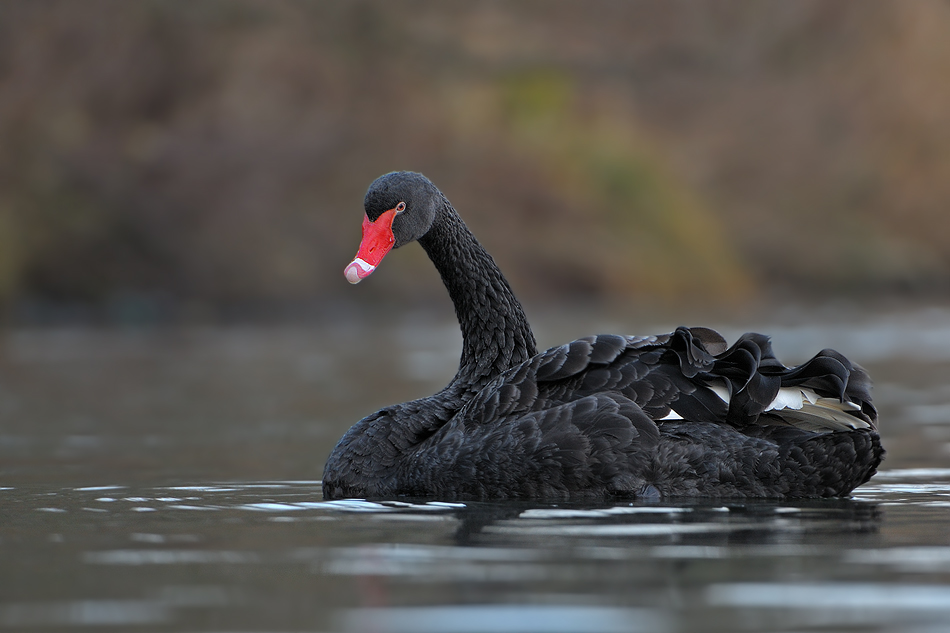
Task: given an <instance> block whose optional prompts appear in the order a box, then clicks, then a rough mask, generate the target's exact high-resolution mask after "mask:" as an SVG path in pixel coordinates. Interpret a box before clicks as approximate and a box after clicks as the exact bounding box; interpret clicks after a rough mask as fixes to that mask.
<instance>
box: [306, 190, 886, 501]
mask: <svg viewBox="0 0 950 633" xmlns="http://www.w3.org/2000/svg"><path fill="white" fill-rule="evenodd" d="M365 207H366V215H367V217H366V219H365V220H364V225H363V242H362V244H361V248H360V253H359V254H358V256H357V258H356V259H355V260H354V262H353V263H351V264H350V266H348V267H347V270H346V274H347V278H348V279H350V280H351V281H353V282H354V283H355V282H356V281H359V280H360V279H362V278H363V277H365V276H367V275H368V274H370V273H371V272H372V271H373V270H374V269H375V267H376V266H377V265H378V264H379V261H380V260H381V259H382V257H383V256H384V255H385V254H386V252H387V251H388V250H389V248H391V247H392V246H393V245H395V246H397V247H398V246H401V245H403V244H405V243H408V242H410V241H413V240H418V241H419V243H420V244H421V245H422V247H423V248H424V249H425V250H426V252H427V253H428V254H429V257H430V258H431V259H432V261H433V263H434V264H435V266H436V268H437V269H438V270H439V273H440V274H441V276H442V279H443V281H444V282H445V285H446V288H447V289H448V290H449V293H450V295H451V297H452V300H453V302H454V304H455V309H456V314H457V315H458V318H459V323H460V326H461V329H462V336H463V350H462V358H461V362H460V366H459V371H458V373H457V374H456V376H455V378H454V379H453V380H452V381H451V382H450V383H449V385H448V386H447V387H446V388H445V389H443V390H442V391H440V392H439V393H437V394H435V395H432V396H430V397H428V398H422V399H420V400H414V401H411V402H405V403H402V404H396V405H393V406H391V407H386V408H385V409H383V410H381V411H378V412H376V413H374V414H372V415H370V416H368V417H366V418H364V419H363V420H361V421H360V422H358V423H357V424H356V425H354V426H353V427H352V428H351V429H350V430H349V431H348V432H347V433H346V435H344V437H343V438H342V439H341V440H340V442H339V443H338V444H337V446H336V448H334V449H333V452H332V453H331V454H330V457H329V458H328V460H327V463H326V467H325V470H324V476H323V492H324V496H325V497H326V498H341V497H364V498H365V497H373V498H379V497H393V496H397V495H409V496H424V497H438V498H442V499H507V498H532V499H563V498H573V497H604V496H607V495H619V496H625V497H658V496H659V497H665V496H710V497H783V498H792V497H829V496H841V495H847V494H848V493H849V492H851V490H853V489H854V488H855V487H856V486H858V485H860V484H862V483H864V482H865V481H867V480H868V479H869V478H870V477H871V476H872V475H873V474H874V473H875V472H876V467H877V465H878V464H879V463H880V461H881V459H882V457H883V454H884V450H883V448H882V447H881V443H880V437H879V435H878V433H877V431H876V429H875V422H876V418H877V413H876V411H875V409H874V407H873V405H872V404H871V399H870V394H869V391H870V379H869V378H868V375H867V373H866V372H864V370H863V369H861V368H860V367H857V366H856V365H853V364H852V363H850V362H849V361H848V360H847V359H846V358H844V357H843V356H841V355H840V354H838V353H837V352H834V351H832V350H824V351H822V352H819V354H818V355H816V356H815V357H814V358H813V359H812V360H810V361H808V362H807V363H804V364H803V365H800V366H798V367H794V368H787V367H785V366H784V365H782V364H781V363H780V362H779V361H778V360H777V359H776V358H775V357H774V356H773V355H772V352H771V347H770V345H769V341H768V338H767V337H765V336H762V335H759V334H746V335H744V336H743V337H741V338H740V339H739V340H738V341H737V342H736V343H735V344H734V345H732V346H731V347H728V348H727V345H726V343H725V341H724V340H723V339H722V337H721V336H719V334H717V333H716V332H714V331H712V330H708V329H705V328H692V329H688V328H679V329H677V330H676V331H675V332H673V333H672V334H665V335H661V336H650V337H624V336H617V335H600V336H594V337H589V338H584V339H579V340H577V341H573V342H571V343H568V344H566V345H563V346H561V347H556V348H552V349H549V350H547V351H545V352H542V353H540V354H539V353H537V350H536V348H535V342H534V337H533V335H532V333H531V329H530V327H529V326H528V322H527V320H526V318H525V316H524V312H523V310H522V308H521V305H520V303H518V301H517V299H516V298H515V297H514V294H513V293H512V291H511V288H510V287H509V285H508V283H507V281H505V279H504V277H503V276H502V275H501V272H500V271H499V270H498V268H497V266H496V265H495V263H494V261H493V260H492V258H491V256H489V255H488V253H487V252H486V251H485V250H484V249H483V248H482V247H481V246H480V245H479V243H478V242H477V241H476V240H475V238H474V236H472V234H471V232H469V230H468V229H467V228H466V227H465V225H464V223H463V222H462V220H461V218H459V216H458V214H457V213H456V212H455V210H454V209H453V208H452V206H451V205H450V204H449V202H448V200H447V199H446V198H445V197H444V196H443V195H442V194H441V193H440V192H439V191H438V189H436V188H435V186H434V185H432V183H430V182H429V181H428V180H427V179H425V178H424V177H423V176H421V175H420V174H414V173H411V172H399V173H392V174H387V175H385V176H383V177H381V178H379V179H378V180H377V181H376V182H374V183H373V184H372V185H371V187H370V189H369V191H368V192H367V195H366V200H365Z"/></svg>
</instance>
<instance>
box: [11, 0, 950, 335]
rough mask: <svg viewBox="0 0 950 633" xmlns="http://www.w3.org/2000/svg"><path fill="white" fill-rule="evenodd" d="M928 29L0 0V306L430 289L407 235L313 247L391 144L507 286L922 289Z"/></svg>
mask: <svg viewBox="0 0 950 633" xmlns="http://www.w3.org/2000/svg"><path fill="white" fill-rule="evenodd" d="M948 29H950V5H948V4H947V3H945V2H926V1H912V2H890V1H886V0H885V1H876V0H851V1H843V2H834V3H828V2H821V1H801V2H794V3H789V2H782V1H781V0H774V1H765V2H763V1H758V0H755V1H746V0H725V1H721V2H715V3H712V2H709V3H693V2H678V1H673V2H650V1H640V2H617V1H606V0H598V1H594V2H585V3H574V2H557V1H544V2H518V3H505V2H469V1H466V2H427V1H417V2H400V3H391V2H384V1H362V0H361V1H353V2H339V3H310V2H287V1H285V2H254V1H227V2H223V1H221V2H219V1H215V0H199V1H196V2H163V1H142V2H134V3H129V2H121V1H112V0H103V1H96V0H89V1H86V2H81V3H78V2H70V1H68V0H67V1H60V2H57V1H38V2H26V1H23V2H17V1H4V2H2V3H0V139H2V143H0V310H2V315H3V317H4V318H5V320H6V322H8V323H12V324H37V323H40V324H43V323H50V322H52V323H75V322H79V323H106V324H115V323H120V324H143V323H144V324H150V323H166V322H173V323H181V322H184V323H192V322H201V323H206V322H212V323H217V322H221V321H222V320H223V321H228V322H231V321H235V320H237V321H244V320H257V319H261V318H267V319H275V318H276V319H278V320H284V319H297V318H300V317H304V318H310V317H312V316H314V315H320V316H325V315H328V314H329V315H332V314H336V313H338V312H339V311H341V310H342V311H347V310H353V309H357V310H363V309H366V308H367V307H370V306H379V305H389V306H391V307H396V306H407V305H412V306H425V305H428V304H430V303H432V302H436V304H437V305H440V309H444V306H443V305H442V304H439V303H438V302H440V301H442V302H444V301H445V300H444V299H443V290H442V288H441V287H440V284H439V283H438V276H437V275H436V274H435V272H434V271H433V270H431V266H430V264H429V263H428V261H426V259H425V256H424V254H423V253H422V251H421V249H419V248H418V247H415V246H413V247H411V248H407V249H405V251H403V252H401V253H399V255H398V256H390V258H389V259H388V260H387V262H386V264H385V265H384V266H383V267H381V269H380V271H379V272H378V273H377V275H376V276H374V280H375V279H376V278H377V277H378V278H379V281H377V282H376V283H374V284H373V288H372V289H366V288H364V287H360V289H359V290H358V291H357V290H354V289H352V288H350V287H349V285H348V284H347V283H346V282H345V280H344V279H343V276H342V272H341V271H342V268H343V266H344V265H345V264H346V263H347V262H348V261H349V259H350V258H351V257H352V255H353V253H354V252H355V250H356V247H357V245H358V242H359V234H360V228H359V227H360V222H361V220H362V197H363V193H364V192H365V189H366V187H367V185H368V184H369V183H370V182H371V181H372V180H373V179H374V178H375V177H377V176H378V175H380V174H382V173H385V172H387V171H391V170H400V169H411V170H415V171H421V172H423V173H425V174H426V175H427V176H429V177H430V178H431V179H432V180H433V181H434V182H435V183H436V184H437V185H438V186H439V187H440V188H441V189H442V190H443V191H444V192H445V193H446V195H447V196H448V197H449V199H450V200H451V201H452V202H453V204H454V205H455V207H456V208H457V209H458V210H459V211H460V213H461V214H462V215H463V217H464V218H465V219H466V221H467V222H468V223H469V225H470V226H471V227H472V229H473V230H474V232H475V233H476V235H478V236H479V238H480V240H481V241H482V242H483V243H484V244H485V245H486V246H487V247H488V249H489V250H490V252H492V254H493V255H494V256H495V258H496V259H497V260H498V261H499V263H500V265H501V267H502V269H503V270H504V271H505V272H506V274H507V276H508V277H509V279H510V280H511V282H512V284H513V286H514V287H515V290H516V292H517V293H518V294H519V295H520V296H521V297H522V298H523V299H524V300H525V301H526V303H529V304H530V303H532V302H535V303H547V302H562V301H566V302H573V301H577V300H578V299H583V300H585V301H588V302H599V301H600V302H603V301H608V302H627V301H629V302H639V303H647V304H650V305H673V306H679V307H683V306H687V307H688V306H691V305H702V306H707V307H709V306H715V305H724V306H727V309H728V310H730V311H738V310H737V307H741V306H744V305H747V304H749V303H756V302H759V303H762V302H766V303H767V302H770V301H773V300H780V301H788V300H797V299H804V300H808V301H826V300H829V299H831V298H835V297H845V298H847V299H848V300H852V301H858V302H862V301H870V300H872V299H873V300H887V299H894V298H896V299H898V300H906V299H908V298H913V299H919V300H934V299H938V298H941V297H943V296H945V294H946V291H947V290H948V289H950V213H948V212H947V202H948V200H950V117H947V115H946V113H947V112H950V84H948V82H947V81H946V78H947V77H948V76H950V38H947V37H946V33H947V32H948ZM446 305H447V304H446Z"/></svg>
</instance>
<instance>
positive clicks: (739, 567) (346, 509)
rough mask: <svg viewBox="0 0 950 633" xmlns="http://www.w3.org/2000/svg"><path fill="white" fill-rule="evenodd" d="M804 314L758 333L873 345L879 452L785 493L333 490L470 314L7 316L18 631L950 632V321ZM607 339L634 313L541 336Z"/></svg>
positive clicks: (923, 314) (0, 437) (433, 370)
mask: <svg viewBox="0 0 950 633" xmlns="http://www.w3.org/2000/svg"><path fill="white" fill-rule="evenodd" d="M811 317H812V318H811V320H809V321H808V322H807V323H806V324H805V325H800V326H799V325H796V323H795V318H794V316H792V317H786V319H785V320H784V321H782V320H780V319H777V320H776V321H775V322H773V323H772V324H766V325H762V326H758V327H755V326H753V327H755V329H762V330H766V331H770V332H772V333H773V334H774V335H775V339H776V347H777V348H778V351H779V352H780V355H782V356H783V357H785V358H790V360H795V361H797V360H802V358H798V357H795V353H796V352H797V351H799V350H808V351H809V352H810V351H816V350H817V349H820V348H821V347H825V346H836V347H838V348H839V349H841V351H843V352H844V353H846V354H848V355H849V356H851V357H853V358H856V359H861V360H862V361H864V363H865V364H866V365H867V366H868V368H869V369H870V370H871V371H872V375H874V376H875V378H876V381H877V382H876V385H877V386H876V391H875V398H876V402H877V403H878V404H879V406H880V409H881V412H882V421H883V433H884V436H885V445H886V446H887V448H888V449H889V456H888V459H887V461H886V462H885V468H884V470H883V471H882V472H881V473H879V474H878V475H877V476H876V477H875V478H874V479H873V480H872V481H871V482H870V483H869V484H867V485H865V486H863V487H861V488H859V489H858V490H857V491H856V492H855V494H854V496H853V497H852V498H850V499H843V500H827V501H807V502H796V503H782V504H779V503H774V502H761V501H759V502H741V503H736V502H722V501H713V502H709V501H702V500H699V501H693V502H688V503H687V502H677V503H666V502H663V503H654V504H637V503H634V504H630V503H626V502H624V503H615V504H605V505H600V506H596V505H590V504H558V505H551V504H527V503H517V504H513V503H506V504H488V503H466V504H459V503H439V502H433V501H431V500H429V501H427V500H392V501H387V502H382V503H375V502H367V501H360V500H350V501H335V502H324V501H323V499H322V494H321V490H320V484H319V481H318V478H319V475H320V470H321V469H322V463H323V459H324V457H325V455H326V453H327V452H328V451H329V449H330V447H331V446H332V444H333V443H334V442H335V441H336V439H337V438H338V437H339V435H340V434H341V433H342V432H343V430H345V428H346V427H347V426H348V425H349V424H350V423H352V421H354V420H355V419H357V418H358V417H359V416H360V415H363V414H365V413H367V412H370V411H372V410H374V409H375V408H377V407H379V406H383V405H385V404H386V403H388V402H394V401H399V400H404V399H407V398H409V397H414V396H419V395H424V394H426V393H431V392H433V391H434V390H435V389H436V388H438V387H439V386H441V384H442V383H444V381H445V379H446V374H447V373H448V374H450V373H451V370H452V365H453V363H454V362H455V361H456V360H457V354H458V342H457V336H458V335H457V333H456V332H455V329H454V326H453V325H452V324H441V323H427V322H424V321H423V322H421V323H420V322H419V319H410V320H407V321H400V322H396V323H392V324H389V325H387V326H385V327H383V326H379V327H373V328H364V327H359V326H357V325H354V324H349V325H346V324H344V325H339V324H338V325H334V326H332V327H328V328H322V329H319V328H318V329H306V328H300V329H231V330H214V329H208V330H189V331H157V332H112V331H98V332H97V331H88V330H83V331H79V330H72V331H69V330H64V331H56V332H49V331H45V332H11V333H8V334H7V335H6V336H5V337H4V338H3V341H2V347H0V631H5V630H10V631H66V630H77V631H85V630H96V631H100V630H105V631H281V632H283V631H288V632H289V631H381V632H382V631H392V632H409V631H412V632H415V633H427V632H430V631H431V632H436V631H446V632H465V633H468V632H472V633H474V632H491V631H514V632H522V631H531V632H534V631H555V632H557V631H565V632H566V631H572V632H613V631H649V632H656V633H663V632H667V631H669V632H679V631H776V632H778V631H782V632H791V631H842V630H846V631H902V632H903V631H910V632H917V631H920V632H925V631H926V632H931V631H950V528H948V526H950V452H948V450H947V447H948V446H950V432H948V430H950V414H948V411H950V390H948V388H947V386H946V385H948V384H950V382H948V380H947V378H948V377H950V337H946V338H944V337H943V336H942V335H940V332H942V331H943V330H942V329H941V328H945V325H944V324H945V323H950V315H948V314H947V313H946V312H942V311H934V310H926V311H916V312H908V313H903V314H885V315H878V316H876V317H870V318H866V319H864V320H863V321H861V320H852V321H848V322H847V323H845V322H842V321H839V322H834V321H833V320H830V324H829V325H827V326H823V327H821V328H818V327H816V326H814V324H813V323H814V321H816V320H819V319H815V318H814V315H811ZM822 321H824V319H822ZM601 326H603V327H601ZM575 329H576V330H577V331H574V330H575ZM661 329H663V328H661V327H658V328H650V329H648V330H647V329H644V330H642V331H649V332H652V331H654V330H655V331H661ZM665 329H668V328H665ZM724 329H727V328H724ZM595 331H626V330H625V329H623V328H620V327H617V326H611V325H610V324H606V325H604V324H597V323H578V322H575V321H570V322H566V321H565V322H553V321H552V322H549V323H547V324H542V327H540V328H538V334H539V339H541V342H542V344H553V343H557V342H561V341H563V340H567V338H569V337H571V336H576V335H581V334H584V333H589V332H595ZM640 331H641V330H639V329H638V332H640ZM895 338H903V339H904V340H906V341H910V342H909V343H908V345H906V346H898V345H895V343H894V339H895ZM783 346H786V347H787V349H782V348H783ZM921 350H926V353H924V352H923V351H921ZM367 360H369V361H370V363H369V364H370V365H371V366H372V367H373V368H374V371H372V372H367V371H366V370H365V368H366V366H367Z"/></svg>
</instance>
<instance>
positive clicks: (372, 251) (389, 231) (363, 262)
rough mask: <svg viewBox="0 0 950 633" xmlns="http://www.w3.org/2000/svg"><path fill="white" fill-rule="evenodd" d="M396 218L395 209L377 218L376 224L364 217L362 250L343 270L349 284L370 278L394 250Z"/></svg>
mask: <svg viewBox="0 0 950 633" xmlns="http://www.w3.org/2000/svg"><path fill="white" fill-rule="evenodd" d="M395 218H396V210H395V209H390V210H389V211H386V212H385V213H383V214H382V215H381V216H379V217H378V218H376V221H375V222H370V220H369V216H366V215H364V216H363V240H362V241H361V242H360V250H359V251H357V253H356V257H355V258H354V259H353V261H352V262H350V263H349V265H348V266H347V267H346V268H345V269H344V270H343V274H344V275H346V280H347V281H348V282H350V283H351V284H358V283H359V282H360V280H362V279H364V278H366V277H369V276H370V275H371V274H372V272H373V271H374V270H376V267H377V266H379V262H381V261H383V257H385V256H386V253H388V252H389V251H390V249H392V247H393V244H394V243H395V242H396V237H395V236H394V235H393V220H394V219H395Z"/></svg>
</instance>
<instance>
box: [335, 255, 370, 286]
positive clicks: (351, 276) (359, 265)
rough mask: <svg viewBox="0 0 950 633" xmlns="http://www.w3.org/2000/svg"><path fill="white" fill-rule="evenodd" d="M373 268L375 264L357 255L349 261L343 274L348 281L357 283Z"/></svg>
mask: <svg viewBox="0 0 950 633" xmlns="http://www.w3.org/2000/svg"><path fill="white" fill-rule="evenodd" d="M374 270H376V267H375V266H373V265H372V264H370V263H368V262H365V261H363V260H362V259H360V258H359V257H357V258H356V259H354V260H353V261H351V262H350V263H349V265H348V266H347V267H346V269H345V270H344V271H343V274H344V275H346V280H347V281H348V282H350V283H351V284H358V283H359V282H360V281H361V280H362V279H363V278H364V277H369V276H370V274H371V273H372V272H373V271H374Z"/></svg>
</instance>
